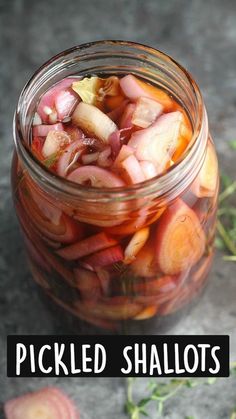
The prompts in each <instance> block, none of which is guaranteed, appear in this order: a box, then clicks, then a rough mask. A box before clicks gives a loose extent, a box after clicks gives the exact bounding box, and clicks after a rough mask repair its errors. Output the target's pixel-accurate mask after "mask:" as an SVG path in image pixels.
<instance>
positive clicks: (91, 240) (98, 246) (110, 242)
mask: <svg viewBox="0 0 236 419" xmlns="http://www.w3.org/2000/svg"><path fill="white" fill-rule="evenodd" d="M116 244H117V241H116V240H114V239H112V238H111V237H109V236H108V235H107V234H105V233H98V234H95V235H93V236H89V237H87V238H86V239H84V240H81V241H79V242H77V243H74V244H72V245H70V246H67V247H64V248H63V249H59V250H58V251H57V254H58V255H59V256H61V257H63V258H64V259H67V260H76V259H79V258H81V257H84V256H87V255H90V254H91V253H95V252H97V251H99V250H102V249H106V248H108V247H111V246H114V245H116Z"/></svg>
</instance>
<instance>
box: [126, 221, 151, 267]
mask: <svg viewBox="0 0 236 419" xmlns="http://www.w3.org/2000/svg"><path fill="white" fill-rule="evenodd" d="M148 237H149V228H148V227H144V228H142V229H141V230H139V231H137V232H136V233H135V234H134V235H133V237H132V239H131V240H130V242H129V244H128V246H127V247H126V248H125V252H124V256H125V258H124V263H125V264H126V265H128V264H130V263H132V262H133V260H134V259H135V258H136V255H137V254H138V253H139V252H140V250H141V249H142V247H143V246H144V245H145V243H146V241H147V240H148Z"/></svg>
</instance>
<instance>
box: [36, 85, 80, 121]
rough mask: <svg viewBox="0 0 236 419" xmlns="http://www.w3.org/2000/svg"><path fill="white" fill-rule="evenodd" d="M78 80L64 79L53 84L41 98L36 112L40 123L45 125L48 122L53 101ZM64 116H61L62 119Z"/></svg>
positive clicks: (53, 106)
mask: <svg viewBox="0 0 236 419" xmlns="http://www.w3.org/2000/svg"><path fill="white" fill-rule="evenodd" d="M75 80H78V79H77V78H70V77H68V78H66V79H63V80H61V81H60V82H58V83H57V84H55V85H54V86H53V87H51V88H50V90H48V91H47V92H46V93H44V95H43V96H42V97H41V99H40V101H39V104H38V107H37V112H38V114H39V116H40V117H41V119H42V121H43V122H45V123H47V122H49V120H48V117H49V115H50V114H51V113H52V112H54V111H55V101H56V98H57V96H58V95H59V94H60V93H61V92H63V91H65V90H66V89H68V88H70V87H71V86H72V83H73V82H74V81H75ZM65 116H67V115H65ZM63 117H64V116H62V119H63Z"/></svg>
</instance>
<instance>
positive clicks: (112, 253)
mask: <svg viewBox="0 0 236 419" xmlns="http://www.w3.org/2000/svg"><path fill="white" fill-rule="evenodd" d="M123 257H124V254H123V250H122V248H121V246H120V245H117V246H113V247H109V248H107V249H104V250H100V251H99V252H97V253H93V254H92V255H91V256H87V257H86V259H85V262H86V263H88V264H89V265H90V266H92V267H94V268H96V267H102V266H108V265H112V264H113V263H116V262H120V261H121V260H123Z"/></svg>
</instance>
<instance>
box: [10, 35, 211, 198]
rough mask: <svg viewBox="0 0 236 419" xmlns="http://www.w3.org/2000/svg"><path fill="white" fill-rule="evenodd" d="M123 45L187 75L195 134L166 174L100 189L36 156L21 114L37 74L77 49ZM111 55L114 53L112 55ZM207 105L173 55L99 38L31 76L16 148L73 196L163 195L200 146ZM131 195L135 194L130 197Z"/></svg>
mask: <svg viewBox="0 0 236 419" xmlns="http://www.w3.org/2000/svg"><path fill="white" fill-rule="evenodd" d="M105 45H108V46H117V45H119V46H121V47H122V46H123V47H133V48H136V49H137V50H139V51H140V52H142V53H148V54H150V56H153V57H154V58H155V57H156V58H162V59H164V60H168V61H169V62H170V63H171V64H173V65H174V66H175V67H176V68H177V69H178V70H180V72H181V73H182V74H184V76H185V77H186V78H187V80H188V82H189V85H190V87H191V89H192V92H193V94H194V99H195V100H196V104H197V118H196V122H195V124H194V127H193V135H192V140H191V146H190V147H188V148H187V149H186V150H185V151H184V153H183V154H182V155H181V157H180V158H179V159H178V160H177V162H175V164H174V165H173V166H170V167H169V168H168V169H167V170H166V171H165V173H163V174H159V175H157V176H155V177H153V178H151V179H148V180H145V181H144V182H140V183H137V184H134V185H127V186H122V187H115V188H109V187H103V188H97V187H92V186H89V187H88V186H84V185H80V184H77V183H74V182H72V181H69V180H68V179H66V178H63V177H60V176H59V175H56V174H54V173H52V172H51V171H50V170H49V169H48V168H47V167H46V166H45V165H43V163H41V162H40V161H39V160H37V159H36V157H35V156H34V155H33V154H32V152H31V150H30V148H29V146H27V144H26V143H25V139H24V135H23V132H22V124H21V120H20V113H21V104H22V102H23V101H24V96H25V94H26V93H27V91H28V89H30V87H31V85H32V84H33V82H34V80H35V79H36V77H38V76H40V74H42V73H43V72H44V71H45V70H47V68H48V67H49V66H50V65H52V64H53V63H55V64H56V62H57V61H58V60H60V59H62V58H65V57H67V56H69V55H70V54H71V53H74V52H76V51H78V52H81V51H85V52H86V51H89V49H90V48H94V47H95V48H96V47H99V46H105ZM111 55H112V54H111ZM204 111H205V109H204V105H203V99H202V95H201V92H200V89H199V87H198V85H197V83H196V82H195V81H194V79H193V78H192V76H191V75H190V73H189V72H188V71H187V70H186V69H185V68H184V67H183V66H182V65H181V64H179V63H178V62H177V61H175V60H174V59H173V58H172V57H170V56H169V55H168V54H166V53H164V52H162V51H160V50H158V49H155V48H153V47H150V46H147V45H145V44H142V43H137V42H133V41H124V40H99V41H94V42H88V43H84V44H81V45H76V46H74V47H71V48H68V49H66V50H64V51H62V52H60V53H58V54H56V55H54V56H53V57H51V58H50V59H49V60H47V61H46V62H45V63H44V64H42V65H41V66H40V67H39V68H38V69H37V70H36V71H35V72H34V74H33V75H32V76H31V78H30V79H29V80H28V82H27V83H26V84H25V86H24V87H23V89H22V91H21V94H20V96H19V100H18V103H17V108H16V111H15V115H14V120H13V136H14V143H15V147H16V150H17V152H18V154H19V156H20V158H21V159H22V161H23V163H24V164H25V165H26V167H27V169H29V170H30V172H31V173H32V174H33V175H34V176H35V177H39V178H40V179H41V180H43V184H44V185H45V186H48V187H51V188H53V189H54V190H57V191H58V192H63V193H68V194H70V195H73V196H74V197H78V198H79V197H81V196H83V195H84V194H86V199H88V200H92V201H104V200H105V201H107V200H108V198H109V200H110V199H118V200H119V199H120V198H121V197H122V200H123V199H124V196H125V197H126V198H125V200H129V199H133V196H134V194H138V195H139V196H146V195H148V194H150V193H154V192H155V193H158V191H159V192H160V195H162V193H163V192H161V191H163V189H166V188H167V189H168V185H170V184H171V179H172V178H173V177H174V176H175V175H177V174H178V173H177V172H178V171H179V170H181V169H182V168H183V167H184V166H185V165H187V163H188V161H189V160H191V156H192V155H194V153H195V152H197V150H198V148H199V144H198V143H199V141H198V139H199V137H200V136H201V131H202V121H203V120H204V118H205V120H206V122H207V116H206V112H204ZM130 194H132V196H130Z"/></svg>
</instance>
